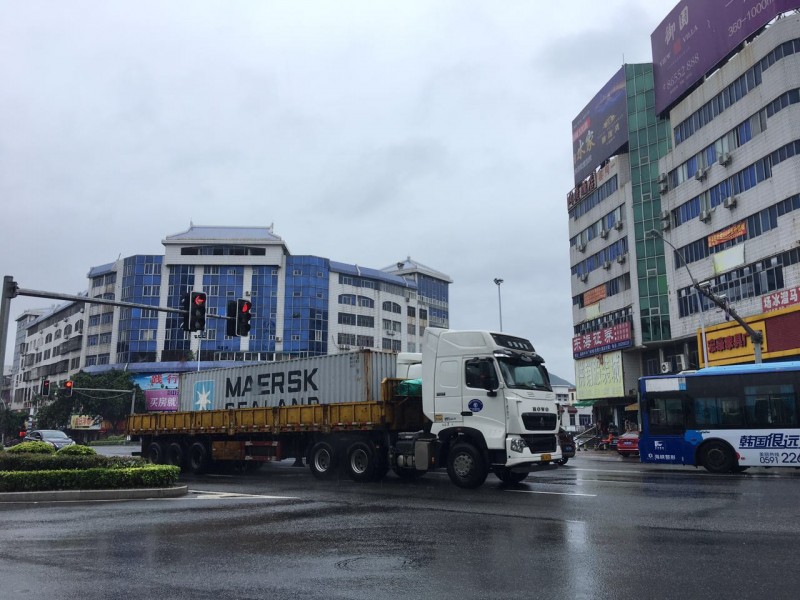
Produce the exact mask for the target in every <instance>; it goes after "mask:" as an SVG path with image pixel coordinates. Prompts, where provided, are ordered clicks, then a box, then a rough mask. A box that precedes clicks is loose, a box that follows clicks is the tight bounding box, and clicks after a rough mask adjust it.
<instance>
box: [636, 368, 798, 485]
mask: <svg viewBox="0 0 800 600" xmlns="http://www.w3.org/2000/svg"><path fill="white" fill-rule="evenodd" d="M639 411H640V419H641V427H642V430H641V433H640V438H639V455H640V457H641V461H642V462H646V463H662V464H678V465H694V466H703V467H705V468H706V469H708V470H709V471H711V472H712V473H728V472H731V471H743V470H744V469H746V468H748V467H795V468H798V467H800V422H798V414H800V361H791V362H779V363H767V364H755V365H734V366H727V367H709V368H706V369H701V370H699V371H691V372H684V373H678V374H676V375H663V376H652V377H642V378H641V379H640V380H639Z"/></svg>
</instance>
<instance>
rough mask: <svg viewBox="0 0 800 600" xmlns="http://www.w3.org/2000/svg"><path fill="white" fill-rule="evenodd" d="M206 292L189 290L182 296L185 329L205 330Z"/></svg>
mask: <svg viewBox="0 0 800 600" xmlns="http://www.w3.org/2000/svg"><path fill="white" fill-rule="evenodd" d="M206 300H207V298H206V294H205V293H204V292H187V293H185V294H183V295H182V296H181V308H182V309H183V310H185V311H186V312H185V313H184V314H183V330H184V331H204V330H205V328H206Z"/></svg>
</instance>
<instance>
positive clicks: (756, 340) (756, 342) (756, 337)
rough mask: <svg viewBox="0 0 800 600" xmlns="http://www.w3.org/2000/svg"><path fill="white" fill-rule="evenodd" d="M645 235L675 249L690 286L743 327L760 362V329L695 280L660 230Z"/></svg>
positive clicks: (681, 255) (709, 287)
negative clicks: (753, 326)
mask: <svg viewBox="0 0 800 600" xmlns="http://www.w3.org/2000/svg"><path fill="white" fill-rule="evenodd" d="M647 235H649V236H650V237H659V238H661V241H662V242H664V243H665V244H667V245H668V246H669V247H670V248H672V249H673V250H674V251H675V253H676V254H677V255H678V257H679V258H680V259H681V262H682V263H683V266H684V267H686V272H687V273H688V274H689V278H690V279H691V280H692V287H693V288H694V289H695V290H697V291H698V292H699V293H700V294H702V295H703V296H705V297H706V298H708V299H709V300H711V302H713V303H714V304H715V305H716V306H717V307H718V308H721V309H722V310H723V312H724V313H725V314H726V315H728V316H729V317H731V318H732V319H733V320H734V321H736V322H737V323H738V324H739V325H740V326H741V327H742V329H744V330H745V331H746V332H747V335H749V336H750V339H751V340H752V342H753V358H754V361H755V363H756V364H760V363H761V344H762V343H763V341H764V335H763V334H762V333H761V332H760V331H757V330H755V329H753V328H752V327H751V326H750V324H749V323H747V322H746V321H745V320H744V319H742V317H740V316H739V313H737V312H736V311H735V310H734V309H733V307H732V306H731V305H730V303H729V302H728V300H727V298H722V297H721V296H718V295H717V294H715V293H714V292H712V291H711V286H710V285H701V284H699V283H698V282H697V280H696V279H695V278H694V275H692V272H691V271H690V270H689V265H688V264H686V259H684V258H683V254H681V253H680V252H678V249H677V248H676V247H675V246H673V245H672V243H671V242H670V241H668V240H667V239H666V238H665V237H664V236H663V235H662V234H661V232H660V231H656V230H655V229H651V230H650V231H649V232H648V233H647ZM700 309H701V310H702V306H701V307H700ZM703 343H705V340H703ZM703 351H704V352H705V351H706V349H705V348H704V349H703Z"/></svg>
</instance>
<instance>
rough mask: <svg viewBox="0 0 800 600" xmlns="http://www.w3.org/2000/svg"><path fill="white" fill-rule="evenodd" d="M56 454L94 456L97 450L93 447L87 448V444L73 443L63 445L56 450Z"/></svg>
mask: <svg viewBox="0 0 800 600" xmlns="http://www.w3.org/2000/svg"><path fill="white" fill-rule="evenodd" d="M56 454H58V455H61V456H64V455H69V456H94V455H96V454H97V450H95V449H94V448H89V446H80V445H78V444H75V445H73V446H64V447H63V448H61V450H59V451H58V452H56Z"/></svg>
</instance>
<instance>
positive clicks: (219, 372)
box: [180, 350, 397, 411]
mask: <svg viewBox="0 0 800 600" xmlns="http://www.w3.org/2000/svg"><path fill="white" fill-rule="evenodd" d="M396 363H397V355H396V354H393V353H390V352H377V351H372V350H360V351H358V352H349V353H347V354H335V355H331V356H315V357H312V358H300V359H295V360H287V361H283V362H274V363H261V364H257V365H248V366H243V367H234V368H232V369H212V370H209V371H200V372H195V371H192V372H189V373H184V374H182V375H181V381H180V410H182V411H206V410H219V409H225V408H256V407H269V406H293V405H309V404H333V403H339V402H370V401H378V400H380V399H381V395H380V394H381V380H383V379H384V378H386V377H394V376H395V373H396V368H397V364H396Z"/></svg>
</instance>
